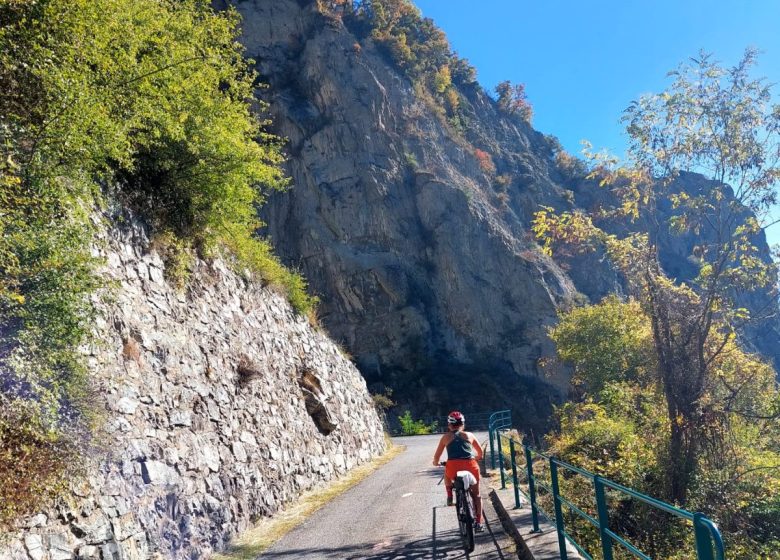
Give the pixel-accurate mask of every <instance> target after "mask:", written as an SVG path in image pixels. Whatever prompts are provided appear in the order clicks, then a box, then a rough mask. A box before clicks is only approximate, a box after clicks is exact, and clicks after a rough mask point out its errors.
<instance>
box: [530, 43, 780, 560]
mask: <svg viewBox="0 0 780 560" xmlns="http://www.w3.org/2000/svg"><path fill="white" fill-rule="evenodd" d="M754 60H755V53H754V52H752V51H747V52H746V54H745V56H744V58H743V59H742V60H741V62H740V63H739V64H738V65H737V66H735V67H734V68H729V69H725V68H722V67H721V66H720V65H718V64H717V63H716V62H714V61H713V60H712V59H711V57H709V56H708V55H705V54H702V55H700V56H699V58H697V59H694V60H693V61H692V63H691V64H690V65H684V66H681V67H680V68H679V69H678V70H677V71H676V72H674V73H672V75H673V77H674V83H673V84H672V86H671V87H670V88H669V90H668V91H666V92H663V93H662V94H660V95H651V96H646V97H643V98H642V99H640V100H639V101H637V102H635V103H633V104H632V105H631V106H630V107H629V109H628V110H627V112H626V116H625V120H626V122H627V124H628V133H629V136H630V138H631V144H630V150H629V154H630V157H631V162H630V164H629V165H627V166H624V167H618V166H617V165H616V163H617V162H616V161H615V160H614V159H612V158H610V157H608V156H605V155H603V154H597V155H596V156H595V157H594V163H595V165H594V168H593V173H592V176H593V177H596V178H598V179H600V181H601V184H602V186H604V187H607V188H609V189H610V191H611V193H612V195H613V196H614V200H616V201H617V204H616V206H615V207H612V208H600V209H597V210H596V211H594V212H592V213H590V214H588V213H585V212H583V211H573V212H565V213H561V214H556V213H555V212H554V211H553V210H552V209H545V210H543V211H541V212H539V213H538V214H537V215H536V219H535V223H534V227H535V230H536V233H537V234H538V235H539V236H540V237H541V238H542V239H544V240H545V244H546V248H547V250H548V251H549V252H550V253H551V254H554V253H555V252H557V251H567V250H568V251H590V250H594V249H597V248H598V249H601V250H603V251H605V252H606V254H607V255H609V257H610V258H611V260H612V261H613V262H614V263H615V264H616V266H617V267H618V268H619V270H620V271H621V272H622V274H623V277H624V278H625V282H626V285H627V288H628V290H629V294H630V296H631V297H632V298H633V299H632V300H629V301H628V302H626V303H620V302H618V301H617V300H614V299H610V300H607V301H605V302H603V303H601V304H599V305H596V306H593V307H589V308H585V309H579V310H575V311H573V312H571V313H569V314H565V315H563V317H562V322H561V324H560V326H559V327H557V328H555V329H553V331H552V337H553V338H554V339H555V340H556V342H557V343H558V345H559V352H560V355H561V357H562V358H563V359H565V360H566V361H569V362H571V363H573V364H574V365H575V369H576V379H577V380H578V381H579V382H580V387H581V389H582V395H581V397H582V400H581V402H578V403H575V404H570V405H567V406H565V407H564V408H563V409H561V410H560V412H559V414H560V416H559V419H560V433H559V434H558V435H555V436H553V437H552V438H551V443H552V445H553V447H554V448H555V449H556V450H557V451H558V452H559V453H561V454H562V455H563V456H564V457H566V458H568V459H570V460H573V461H574V462H575V463H578V464H580V465H583V464H584V465H586V466H590V467H592V468H594V469H595V470H596V471H597V472H599V473H600V474H605V475H606V476H609V477H614V478H617V479H619V480H621V481H622V482H624V483H626V484H628V485H629V486H634V487H638V488H640V489H642V490H644V491H646V492H647V493H649V494H652V495H654V496H657V497H660V498H663V499H665V500H667V501H670V502H673V503H677V504H680V505H683V506H686V507H692V508H696V509H699V510H701V511H704V512H706V513H708V514H710V515H712V516H713V518H714V519H715V520H717V521H718V522H719V523H720V524H721V528H722V529H723V530H724V531H725V532H727V533H728V536H729V538H730V543H729V550H730V552H729V554H730V556H733V557H735V558H748V557H750V558H755V557H756V556H755V552H756V550H764V551H766V554H770V551H773V550H776V549H777V546H778V540H779V539H780V534H779V533H778V532H777V527H780V502H778V500H777V496H778V488H779V487H780V432H778V424H779V422H778V420H780V392H778V387H777V383H776V374H775V372H774V370H773V369H772V367H771V366H769V365H768V364H766V363H764V362H763V361H761V360H760V359H759V358H757V357H756V356H752V355H750V354H748V353H746V352H745V351H744V349H743V348H742V347H741V344H742V342H743V341H741V340H740V338H739V337H740V332H741V330H742V328H743V327H744V326H745V325H746V324H747V323H748V322H749V321H751V320H754V319H756V317H751V316H750V313H749V312H748V310H747V309H745V308H743V307H741V306H740V305H739V304H738V303H737V297H738V296H739V294H743V293H749V292H751V291H752V290H765V289H773V288H774V286H775V284H776V282H777V265H776V264H775V263H774V262H772V260H771V258H770V257H769V255H767V254H764V253H762V251H761V250H760V249H759V247H758V242H759V241H763V238H762V237H761V236H760V233H761V229H762V218H765V217H766V216H767V214H768V211H769V209H770V207H771V205H772V204H774V203H775V202H776V200H777V184H778V180H779V179H780V163H778V162H780V108H778V107H773V106H772V105H771V103H770V99H771V96H770V88H769V86H768V85H767V84H765V83H764V82H763V81H762V80H757V79H753V78H751V77H750V70H751V67H752V65H753V63H754ZM686 171H688V172H705V173H707V174H708V175H709V178H710V179H711V180H710V181H708V182H706V183H703V186H702V187H701V188H700V189H699V190H696V191H690V190H685V189H680V188H679V186H678V181H679V180H680V179H681V176H682V174H683V173H684V172H686ZM668 208H671V209H672V211H671V214H670V213H669V211H668ZM670 215H671V217H669V216H670ZM665 216H666V217H665ZM626 220H629V221H633V222H634V223H635V224H637V225H638V228H637V229H639V230H640V232H639V233H630V232H628V233H627V232H625V229H623V230H622V231H623V233H621V234H610V233H607V232H606V230H605V229H606V228H608V227H610V226H612V227H614V225H615V224H616V223H623V222H625V221H626ZM764 223H765V222H764ZM667 230H671V231H672V232H675V233H678V234H685V235H689V236H690V237H691V238H692V239H695V243H694V245H693V247H692V250H691V254H690V255H689V260H690V262H692V263H695V265H696V267H697V269H698V276H697V277H696V278H694V279H692V280H691V281H690V282H689V283H681V282H678V281H676V279H674V278H670V277H669V276H668V275H667V274H666V272H665V271H664V270H663V268H662V267H661V264H660V258H659V240H658V238H657V234H658V232H660V231H667ZM618 231H621V230H618ZM775 311H776V308H775ZM640 513H641V512H640ZM640 513H638V512H636V511H633V510H632V509H631V508H630V507H628V506H626V507H625V509H624V511H622V512H620V515H621V516H622V517H621V519H622V520H623V522H624V523H626V524H627V523H629V519H631V520H632V521H631V523H633V522H635V520H636V518H637V517H638V516H639V515H640ZM646 515H650V514H649V513H647V512H646ZM647 521H648V522H652V521H653V519H651V518H650V517H648V518H647ZM655 525H657V524H655ZM662 526H665V527H669V530H668V531H667V532H666V533H665V534H664V535H662V536H661V537H660V539H659V537H658V535H657V534H656V535H655V537H653V539H658V540H653V541H652V542H650V543H648V546H652V547H653V550H656V551H657V552H656V554H660V555H662V556H663V557H669V558H671V557H674V556H673V552H672V550H673V548H674V545H673V543H674V538H673V536H674V534H673V533H674V529H673V528H672V526H671V525H670V524H664V525H662ZM637 538H641V537H640V536H638V537H637Z"/></svg>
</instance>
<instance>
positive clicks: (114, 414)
mask: <svg viewBox="0 0 780 560" xmlns="http://www.w3.org/2000/svg"><path fill="white" fill-rule="evenodd" d="M108 238H109V239H108V243H106V244H105V246H106V249H105V250H102V251H101V253H103V256H104V257H105V259H106V275H107V277H108V278H109V279H111V280H112V281H114V283H115V286H114V288H113V289H112V290H111V297H110V299H109V303H107V304H101V308H102V309H103V312H102V314H101V318H100V319H99V321H98V322H97V324H96V329H97V331H98V332H99V333H100V336H99V337H98V344H97V345H96V346H95V347H94V348H91V349H89V353H90V366H91V370H92V371H93V372H95V377H96V381H95V382H96V385H97V387H98V393H99V395H100V398H101V399H104V400H105V403H106V408H107V413H106V414H105V418H104V421H103V427H102V428H101V430H100V433H101V436H99V438H98V440H99V441H98V442H97V445H96V452H95V453H94V454H93V457H94V458H93V459H92V463H91V464H89V465H86V466H85V467H86V469H85V470H86V473H87V474H86V476H85V477H84V479H83V480H81V481H79V482H78V483H74V484H73V485H72V495H70V496H69V497H68V498H67V499H64V500H62V501H61V503H59V504H58V505H57V506H56V507H54V508H53V509H52V510H50V511H47V512H42V513H40V514H38V515H35V516H33V517H31V518H30V519H27V520H25V521H24V522H23V523H22V525H20V529H19V531H18V532H17V533H16V534H13V535H10V538H8V537H7V538H6V539H5V540H3V541H0V558H2V559H4V560H5V559H13V560H17V559H24V560H28V559H32V560H66V559H71V558H89V559H92V558H94V559H106V560H108V559H110V560H115V559H116V560H125V559H146V558H166V559H167V558H175V559H184V558H187V559H195V558H206V557H208V555H209V554H210V553H211V552H212V551H214V550H219V549H222V548H223V547H224V546H225V545H226V544H227V542H228V541H229V539H230V538H231V537H232V536H234V535H235V534H236V533H237V532H238V531H241V530H243V529H246V528H248V527H249V526H250V525H251V524H252V522H253V521H255V520H257V519H258V518H261V517H263V516H268V515H271V514H273V513H274V512H275V511H277V510H278V509H279V508H280V507H281V506H282V505H283V504H285V503H287V502H290V501H291V500H293V499H295V498H296V497H297V496H298V495H299V494H300V493H301V492H303V491H305V490H308V489H311V488H313V487H316V486H317V485H320V484H323V483H324V482H326V481H328V480H331V479H333V478H336V477H338V476H339V475H342V474H344V473H346V472H347V471H349V470H350V469H351V468H352V467H354V466H355V465H357V464H359V463H362V462H365V461H367V460H369V459H371V458H372V457H374V456H376V455H378V454H379V453H381V452H382V451H383V449H384V445H385V444H384V436H383V430H382V426H381V422H380V420H379V419H378V417H377V414H376V412H375V410H374V408H373V406H372V401H371V398H370V396H369V394H368V392H367V390H366V384H365V382H364V380H363V379H362V377H361V376H360V374H359V373H358V371H357V369H355V367H354V366H353V365H352V363H351V362H350V361H349V360H348V359H347V358H345V357H344V356H343V355H342V353H341V351H340V350H339V348H338V347H337V346H336V345H335V344H334V343H333V342H332V341H331V340H329V339H328V337H327V336H326V335H325V334H324V333H322V332H320V331H318V330H317V329H315V328H312V327H311V326H310V325H309V324H308V322H307V321H306V320H305V319H303V318H301V317H297V316H296V315H295V314H294V313H293V311H292V309H291V308H290V306H289V304H288V303H287V302H286V301H285V299H284V298H283V297H282V296H281V295H279V294H277V293H276V292H274V291H273V290H272V289H269V288H263V287H260V286H258V285H256V284H253V283H249V282H248V281H246V280H245V279H244V278H242V277H241V276H240V275H237V274H234V273H233V272H231V271H229V270H228V269H227V267H226V266H225V265H224V263H222V262H220V261H216V262H213V263H210V264H207V263H205V262H203V261H198V262H197V263H196V265H195V271H194V274H193V278H192V281H191V282H190V284H189V287H188V288H187V290H186V292H181V291H177V290H176V289H175V288H173V287H172V286H171V285H170V284H169V283H168V282H166V280H165V278H164V275H163V262H162V260H161V259H160V257H159V256H158V255H157V253H155V252H154V251H153V250H150V246H149V240H148V239H147V237H146V235H145V233H144V231H143V229H142V228H140V227H134V226H132V227H128V228H127V229H125V230H124V231H122V232H120V231H118V230H112V231H110V233H109V234H108Z"/></svg>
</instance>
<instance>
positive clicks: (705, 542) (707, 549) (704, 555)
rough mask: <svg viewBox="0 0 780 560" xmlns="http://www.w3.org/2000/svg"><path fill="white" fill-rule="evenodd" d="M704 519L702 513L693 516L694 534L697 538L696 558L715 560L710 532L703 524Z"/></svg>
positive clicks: (698, 559) (699, 559)
mask: <svg viewBox="0 0 780 560" xmlns="http://www.w3.org/2000/svg"><path fill="white" fill-rule="evenodd" d="M703 517H704V515H702V514H701V513H694V514H693V533H694V535H695V537H696V558H697V560H715V554H714V552H713V550H712V538H711V536H710V530H709V529H708V528H707V527H706V526H705V525H704V523H702V518H703Z"/></svg>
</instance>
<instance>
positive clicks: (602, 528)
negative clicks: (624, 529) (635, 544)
mask: <svg viewBox="0 0 780 560" xmlns="http://www.w3.org/2000/svg"><path fill="white" fill-rule="evenodd" d="M593 486H594V489H595V492H596V508H597V510H598V514H599V537H600V538H601V554H602V556H603V558H604V560H612V537H610V536H609V535H608V534H607V530H608V529H609V510H608V509H607V494H606V491H605V490H604V483H602V482H601V477H600V476H594V477H593Z"/></svg>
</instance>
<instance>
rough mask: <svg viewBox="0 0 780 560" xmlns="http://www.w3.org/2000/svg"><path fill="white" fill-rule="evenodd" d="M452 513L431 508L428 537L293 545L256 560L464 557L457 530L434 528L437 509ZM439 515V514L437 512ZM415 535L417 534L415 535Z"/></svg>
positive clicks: (480, 558)
mask: <svg viewBox="0 0 780 560" xmlns="http://www.w3.org/2000/svg"><path fill="white" fill-rule="evenodd" d="M439 509H441V510H443V511H445V512H447V513H446V514H444V515H454V512H453V509H452V508H447V507H446V506H441V507H434V508H433V509H432V516H433V526H432V535H431V537H430V538H428V537H426V538H424V539H419V538H417V539H416V540H410V539H412V538H414V537H413V536H412V535H411V534H400V535H395V536H394V537H393V539H392V541H386V542H382V543H367V542H366V543H361V544H355V545H350V546H343V547H337V548H297V549H288V550H285V551H283V552H271V553H266V554H263V555H261V556H260V557H259V558H258V560H272V559H278V560H282V559H284V560H288V559H291V558H296V559H297V558H306V559H307V560H459V559H460V560H465V559H466V558H467V557H466V554H465V553H464V552H463V548H462V546H461V540H460V534H459V533H458V531H457V529H452V530H447V531H437V528H436V517H437V510H439ZM440 515H442V514H440ZM416 536H419V534H418V535H416ZM496 557H497V556H496V550H495V549H493V550H487V551H485V552H481V551H475V552H473V553H471V554H470V555H469V556H468V558H471V559H473V560H488V559H490V560H492V559H494V558H496Z"/></svg>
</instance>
